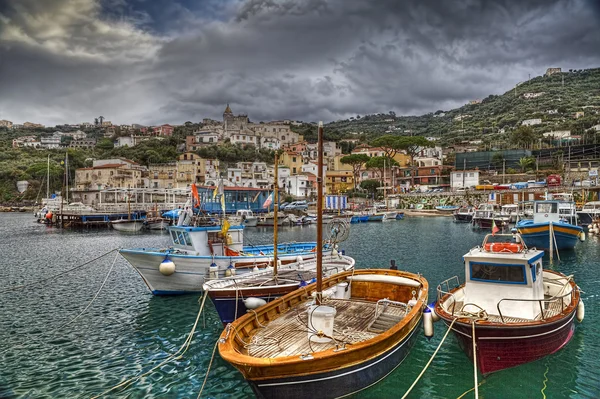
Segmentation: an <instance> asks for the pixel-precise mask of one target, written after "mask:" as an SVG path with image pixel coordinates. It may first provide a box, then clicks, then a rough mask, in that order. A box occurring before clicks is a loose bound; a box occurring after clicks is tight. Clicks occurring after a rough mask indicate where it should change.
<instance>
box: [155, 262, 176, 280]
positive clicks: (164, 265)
mask: <svg viewBox="0 0 600 399" xmlns="http://www.w3.org/2000/svg"><path fill="white" fill-rule="evenodd" d="M158 271H159V272H160V274H162V275H163V276H170V275H171V274H173V273H175V263H173V261H172V260H170V259H165V260H163V261H162V262H160V265H159V266H158Z"/></svg>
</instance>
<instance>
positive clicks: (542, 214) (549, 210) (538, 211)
mask: <svg viewBox="0 0 600 399" xmlns="http://www.w3.org/2000/svg"><path fill="white" fill-rule="evenodd" d="M559 204H560V201H535V202H534V205H533V223H548V222H558V221H559V220H560V219H561V215H560V212H559Z"/></svg>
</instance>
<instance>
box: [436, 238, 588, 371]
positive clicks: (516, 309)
mask: <svg viewBox="0 0 600 399" xmlns="http://www.w3.org/2000/svg"><path fill="white" fill-rule="evenodd" d="M521 241H522V239H521V237H520V236H519V235H518V234H515V235H510V234H500V235H496V236H495V237H493V236H492V235H491V234H488V235H487V236H486V237H485V239H484V241H483V245H482V246H481V247H476V248H473V249H472V250H471V251H469V253H467V254H466V255H464V262H465V283H464V284H460V282H459V279H458V277H456V276H454V277H452V278H450V279H448V280H446V281H444V282H442V283H441V284H440V285H438V287H437V303H436V305H435V312H436V314H437V315H438V316H439V317H440V318H441V319H442V320H443V321H444V323H445V324H447V325H449V326H450V325H452V330H453V331H454V333H455V335H456V337H457V339H458V341H459V344H460V346H461V348H462V349H463V351H464V352H465V353H466V354H467V355H468V356H469V357H470V358H471V359H473V356H474V355H475V358H476V364H477V369H478V370H479V371H480V372H481V373H483V374H488V373H491V372H494V371H498V370H503V369H506V368H509V367H514V366H518V365H521V364H524V363H528V362H532V361H534V360H537V359H540V358H542V357H544V356H546V355H549V354H552V353H554V352H556V351H558V350H559V349H561V348H562V347H564V346H565V345H566V344H567V343H568V342H569V340H570V339H571V337H572V336H573V332H574V329H575V325H574V319H575V317H576V315H577V318H578V319H580V321H581V320H582V319H583V312H584V308H583V302H581V301H580V296H579V288H578V287H577V285H576V284H575V282H574V281H573V279H572V278H571V277H567V276H565V275H564V274H562V273H559V272H556V271H552V270H544V269H543V267H542V257H543V255H544V252H543V251H539V250H535V249H528V248H527V246H526V245H524V244H523V243H522V242H521ZM452 323H454V324H452ZM473 328H474V331H475V338H473ZM473 339H475V344H476V346H475V347H476V352H475V354H474V353H473Z"/></svg>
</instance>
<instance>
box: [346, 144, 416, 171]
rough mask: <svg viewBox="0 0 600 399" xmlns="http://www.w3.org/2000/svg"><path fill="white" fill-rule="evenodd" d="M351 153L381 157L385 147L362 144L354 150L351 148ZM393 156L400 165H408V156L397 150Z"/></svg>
mask: <svg viewBox="0 0 600 399" xmlns="http://www.w3.org/2000/svg"><path fill="white" fill-rule="evenodd" d="M352 153H353V154H366V155H368V156H370V157H382V156H384V155H385V149H383V148H381V147H371V146H368V145H366V144H364V145H360V146H358V147H356V148H355V149H354V150H352ZM393 158H394V160H395V161H396V162H398V164H399V165H400V166H407V165H410V157H409V156H408V155H406V154H405V153H403V152H398V153H397V154H396V155H394V157H393Z"/></svg>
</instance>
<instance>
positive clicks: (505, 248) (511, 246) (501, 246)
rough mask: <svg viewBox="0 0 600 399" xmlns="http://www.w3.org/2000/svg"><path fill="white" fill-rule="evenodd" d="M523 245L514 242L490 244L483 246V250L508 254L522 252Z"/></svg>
mask: <svg viewBox="0 0 600 399" xmlns="http://www.w3.org/2000/svg"><path fill="white" fill-rule="evenodd" d="M523 248H524V246H523V244H519V243H515V242H490V243H487V244H485V245H484V247H483V249H485V250H486V251H488V252H510V253H517V252H521V251H522V250H523Z"/></svg>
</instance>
